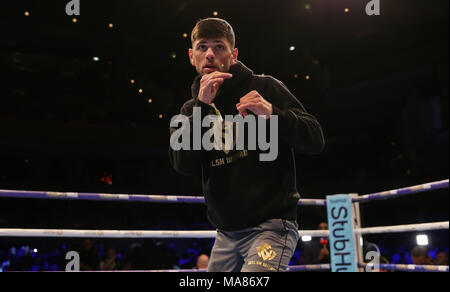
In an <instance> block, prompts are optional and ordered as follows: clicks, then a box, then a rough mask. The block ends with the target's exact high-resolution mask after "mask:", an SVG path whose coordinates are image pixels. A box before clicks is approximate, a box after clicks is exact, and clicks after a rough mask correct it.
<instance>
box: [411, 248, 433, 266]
mask: <svg viewBox="0 0 450 292" xmlns="http://www.w3.org/2000/svg"><path fill="white" fill-rule="evenodd" d="M411 259H412V262H413V263H414V264H415V265H433V262H432V261H431V257H430V255H429V254H428V250H427V248H426V247H423V246H416V247H414V248H413V250H412V251H411Z"/></svg>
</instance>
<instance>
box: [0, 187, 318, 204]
mask: <svg viewBox="0 0 450 292" xmlns="http://www.w3.org/2000/svg"><path fill="white" fill-rule="evenodd" d="M0 198H27V199H60V200H88V201H128V202H147V203H204V202H205V198H204V197H201V196H196V197H194V196H164V195H135V194H103V193H76V192H43V191H20V190H0ZM298 205H308V206H325V205H326V200H321V199H300V200H299V201H298Z"/></svg>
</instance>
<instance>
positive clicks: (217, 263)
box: [208, 219, 299, 272]
mask: <svg viewBox="0 0 450 292" xmlns="http://www.w3.org/2000/svg"><path fill="white" fill-rule="evenodd" d="M298 239H299V236H298V224H297V222H295V221H289V220H284V219H270V220H268V221H265V222H263V223H261V224H260V225H258V226H256V227H252V228H247V229H243V230H238V231H231V232H228V231H220V230H217V236H216V241H215V243H214V247H213V249H212V251H211V257H210V260H209V264H208V272H283V271H286V270H287V268H288V266H289V261H290V259H291V257H292V255H293V254H294V251H295V247H296V246H297V241H298Z"/></svg>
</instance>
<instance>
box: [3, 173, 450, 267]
mask: <svg viewBox="0 0 450 292" xmlns="http://www.w3.org/2000/svg"><path fill="white" fill-rule="evenodd" d="M448 185H449V180H448V179H447V180H441V181H436V182H431V183H426V184H421V185H416V186H410V187H405V188H400V189H394V190H389V191H383V192H377V193H372V194H366V195H358V194H347V195H346V196H348V197H349V198H351V207H352V221H353V222H352V223H353V224H352V229H351V233H352V235H351V236H352V237H353V238H354V242H355V243H356V244H354V248H355V252H356V253H355V254H356V265H357V268H358V271H360V272H362V271H368V270H370V269H372V268H374V264H371V263H364V261H363V258H364V257H363V251H362V246H361V244H359V243H360V242H362V236H363V235H368V234H381V233H401V232H415V231H428V230H442V229H446V230H448V229H449V222H448V221H444V222H429V223H421V224H409V225H395V226H379V227H368V228H363V227H362V226H361V220H360V210H359V204H362V203H370V202H373V201H377V200H386V199H394V198H397V197H400V196H408V195H412V194H416V193H422V192H428V191H432V190H437V189H444V188H448ZM333 197H334V196H327V200H328V199H329V198H333ZM0 198H22V199H58V200H94V201H122V202H147V203H179V204H182V203H188V204H198V203H204V198H203V197H191V196H160V195H134V194H101V193H75V192H42V191H20V190H0ZM327 200H321V199H300V200H299V201H298V205H299V206H300V205H301V206H322V207H327ZM328 205H329V203H328ZM329 228H331V226H330V227H329ZM298 233H299V238H301V237H302V236H311V237H329V236H330V235H332V234H330V230H324V231H321V230H299V231H298ZM333 233H334V231H333ZM215 236H216V231H214V230H75V229H17V228H14V229H11V228H0V237H69V238H140V239H142V238H166V239H170V238H172V239H175V238H215ZM330 245H331V244H330ZM376 266H377V268H380V269H386V270H392V271H416V272H449V267H448V266H432V265H400V264H376ZM330 269H331V264H321V265H300V266H289V269H288V271H290V272H296V271H320V270H330ZM204 271H205V270H195V269H193V270H183V269H181V270H158V271H154V270H152V271H151V272H204ZM140 272H142V271H140Z"/></svg>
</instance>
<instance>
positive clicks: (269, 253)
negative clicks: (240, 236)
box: [256, 243, 277, 261]
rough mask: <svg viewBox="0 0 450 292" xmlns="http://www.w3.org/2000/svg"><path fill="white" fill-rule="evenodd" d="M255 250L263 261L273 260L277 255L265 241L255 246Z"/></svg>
mask: <svg viewBox="0 0 450 292" xmlns="http://www.w3.org/2000/svg"><path fill="white" fill-rule="evenodd" d="M256 250H257V251H258V255H259V257H260V258H262V259H263V261H270V260H273V259H274V258H275V256H276V255H277V253H276V252H275V251H274V250H273V249H272V247H271V246H270V245H269V244H267V243H263V244H262V245H261V246H259V247H257V248H256Z"/></svg>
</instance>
